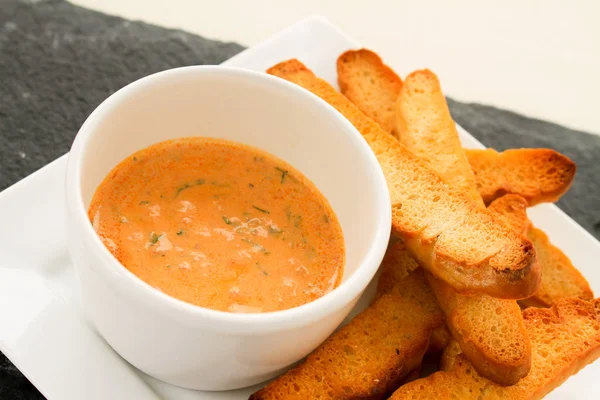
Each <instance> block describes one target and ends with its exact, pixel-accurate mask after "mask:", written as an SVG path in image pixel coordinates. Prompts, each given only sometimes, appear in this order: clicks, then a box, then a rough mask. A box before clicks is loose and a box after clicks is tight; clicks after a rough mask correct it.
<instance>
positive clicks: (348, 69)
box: [337, 49, 402, 133]
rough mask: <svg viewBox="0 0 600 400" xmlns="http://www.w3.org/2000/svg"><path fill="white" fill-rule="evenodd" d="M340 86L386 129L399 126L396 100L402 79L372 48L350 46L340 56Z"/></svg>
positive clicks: (354, 101)
mask: <svg viewBox="0 0 600 400" xmlns="http://www.w3.org/2000/svg"><path fill="white" fill-rule="evenodd" d="M337 73H338V83H339V85H340V90H341V92H342V93H343V94H344V96H346V97H347V98H348V99H349V100H350V101H351V102H353V103H354V104H356V105H357V106H359V108H360V109H361V110H362V112H364V113H365V114H366V115H367V116H369V117H371V118H373V119H374V120H375V121H377V123H378V124H379V125H380V126H381V127H382V128H383V129H385V130H386V131H388V132H390V133H393V131H394V129H395V127H396V110H395V107H394V104H395V103H396V98H397V97H398V92H399V91H400V88H401V87H402V79H400V77H399V76H398V75H396V73H395V72H394V71H393V70H392V69H391V68H390V67H388V66H387V65H385V64H384V63H383V61H381V58H380V57H379V56H378V55H377V54H376V53H374V52H372V51H371V50H368V49H360V50H348V51H347V52H345V53H343V54H342V55H341V56H339V57H338V61H337Z"/></svg>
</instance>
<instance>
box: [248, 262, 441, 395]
mask: <svg viewBox="0 0 600 400" xmlns="http://www.w3.org/2000/svg"><path fill="white" fill-rule="evenodd" d="M442 324H443V316H442V313H441V311H440V309H439V308H438V306H437V303H436V301H435V298H434V297H433V295H432V294H431V290H430V288H429V286H428V285H427V283H426V281H425V277H424V276H423V271H422V270H421V269H419V270H417V271H414V272H412V273H411V274H409V275H408V276H407V277H405V278H404V279H402V280H401V281H400V282H399V283H398V284H397V285H396V286H395V287H394V288H393V289H391V290H390V291H389V292H388V293H386V294H385V295H383V296H382V297H380V298H379V299H378V300H376V301H375V303H373V304H372V305H371V306H369V307H368V308H367V309H366V310H365V311H363V312H362V313H361V314H359V315H358V316H357V317H356V318H354V319H353V320H352V321H351V322H350V323H349V324H348V325H346V326H345V327H343V328H342V329H340V330H339V331H337V332H336V333H334V334H333V335H331V336H330V337H329V339H327V340H326V341H325V342H324V343H323V344H322V345H321V346H320V347H319V348H318V349H317V350H315V351H314V352H313V353H312V354H311V355H309V356H308V358H307V359H306V361H305V362H303V363H302V364H300V365H299V366H298V367H296V368H294V369H292V370H291V371H289V372H287V373H286V374H284V375H282V376H280V377H279V378H277V379H276V380H275V381H273V382H271V383H269V384H268V385H267V386H266V387H265V388H263V389H261V390H259V391H258V392H256V393H254V394H253V395H252V396H251V397H250V399H251V400H267V399H277V400H284V399H302V400H305V399H338V400H343V399H381V398H383V397H384V396H385V395H386V394H387V395H389V394H390V392H391V391H393V390H394V389H396V388H397V387H398V386H399V385H400V383H401V381H402V379H404V377H406V376H407V375H408V374H409V373H410V372H411V371H413V370H415V369H417V368H418V367H419V365H420V364H421V359H422V358H423V354H424V353H425V350H426V349H427V345H428V341H429V334H430V332H431V331H432V330H433V329H435V328H437V327H439V326H441V325H442Z"/></svg>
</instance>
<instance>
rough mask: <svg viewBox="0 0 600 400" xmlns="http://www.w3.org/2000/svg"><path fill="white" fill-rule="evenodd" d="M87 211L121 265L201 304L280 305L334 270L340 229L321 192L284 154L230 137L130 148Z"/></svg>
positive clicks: (314, 288) (325, 282) (340, 250)
mask: <svg viewBox="0 0 600 400" xmlns="http://www.w3.org/2000/svg"><path fill="white" fill-rule="evenodd" d="M88 215H89V218H90V220H91V221H92V224H93V227H94V229H95V231H96V232H97V233H98V235H99V236H100V238H101V239H102V241H103V242H104V244H105V245H106V247H107V248H108V249H109V250H110V251H111V252H112V254H113V255H114V256H115V257H116V258H117V259H118V260H119V261H120V262H121V263H122V264H123V265H124V266H125V267H126V268H127V269H129V270H130V271H131V272H133V273H134V274H135V275H137V276H138V277H140V278H141V279H142V280H144V281H145V282H147V283H148V284H150V285H152V286H154V287H155V288H157V289H159V290H161V291H163V292H164V293H167V294H169V295H171V296H173V297H176V298H178V299H181V300H184V301H186V302H189V303H192V304H196V305H198V306H202V307H208V308H212V309H216V310H223V311H231V312H267V311H275V310H283V309H287V308H291V307H295V306H299V305H301V304H304V303H308V302H310V301H312V300H315V299H317V298H318V297H321V296H323V295H324V294H326V293H327V292H330V291H331V290H333V289H334V288H335V287H336V286H337V285H338V284H339V282H340V280H341V277H342V274H343V266H344V263H345V251H344V240H343V235H342V230H341V228H340V225H339V223H338V220H337V218H336V216H335V214H334V213H333V211H332V209H331V207H330V205H329V203H328V202H327V200H326V199H325V198H324V197H323V195H322V194H321V193H320V192H319V191H318V190H317V189H316V187H315V186H314V185H313V184H312V182H310V181H309V180H308V179H307V178H306V177H304V176H303V175H302V174H301V173H300V172H298V171H297V170H296V169H294V168H293V167H291V166H290V165H289V164H287V163H285V162H283V161H282V160H280V159H278V158H276V157H274V156H273V155H270V154H268V153H265V152H263V151H260V150H258V149H255V148H252V147H249V146H245V145H241V144H237V143H233V142H228V141H224V140H216V139H207V138H186V139H177V140H170V141H166V142H162V143H158V144H156V145H153V146H150V147H148V148H146V149H144V150H141V151H139V152H137V153H135V154H133V155H132V156H130V157H128V158H127V159H125V160H124V161H122V162H121V163H120V164H119V165H118V166H117V167H115V168H114V169H113V170H112V171H111V172H110V173H109V174H108V176H107V177H106V178H105V179H104V181H103V182H102V184H100V186H99V187H98V189H97V190H96V193H95V194H94V198H93V200H92V203H91V205H90V208H89V211H88Z"/></svg>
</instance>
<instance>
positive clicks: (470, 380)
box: [391, 299, 600, 400]
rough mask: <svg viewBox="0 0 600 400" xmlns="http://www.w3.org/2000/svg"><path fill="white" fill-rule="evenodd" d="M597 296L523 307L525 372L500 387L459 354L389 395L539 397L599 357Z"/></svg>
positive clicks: (599, 304)
mask: <svg viewBox="0 0 600 400" xmlns="http://www.w3.org/2000/svg"><path fill="white" fill-rule="evenodd" d="M599 312H600V299H596V300H592V301H585V300H581V299H561V300H559V301H558V302H557V303H556V304H555V305H554V306H552V308H549V309H548V308H545V309H544V308H529V309H527V310H525V311H523V319H524V322H525V327H526V329H527V331H528V332H529V334H530V338H531V344H532V350H533V359H532V367H531V371H530V372H529V374H528V375H527V376H526V377H525V378H523V379H521V381H519V383H517V384H516V385H513V386H507V387H503V386H500V385H497V384H495V383H493V382H491V381H489V380H487V379H485V378H483V377H481V376H480V375H479V374H477V372H475V371H474V370H473V368H472V365H471V364H470V363H469V361H468V360H467V359H466V358H465V356H464V355H463V354H461V355H458V356H456V357H449V359H450V360H451V361H452V362H451V364H450V365H451V369H450V370H448V371H441V372H436V373H435V374H433V375H431V376H429V377H427V378H423V379H418V380H416V381H413V382H411V383H408V384H406V385H404V386H402V387H401V388H400V389H398V390H397V391H396V392H395V393H394V394H393V396H392V397H391V399H432V398H435V399H440V400H444V399H480V398H485V399H504V400H527V399H541V398H542V397H544V396H545V395H546V394H548V393H550V392H551V391H552V390H553V389H555V388H556V387H558V386H559V385H560V384H562V383H563V382H564V381H565V380H566V379H567V378H568V377H569V376H571V375H573V374H575V373H577V371H579V370H580V369H581V368H583V367H584V366H586V365H587V364H589V363H590V362H592V361H593V360H595V359H596V358H598V356H600V315H599Z"/></svg>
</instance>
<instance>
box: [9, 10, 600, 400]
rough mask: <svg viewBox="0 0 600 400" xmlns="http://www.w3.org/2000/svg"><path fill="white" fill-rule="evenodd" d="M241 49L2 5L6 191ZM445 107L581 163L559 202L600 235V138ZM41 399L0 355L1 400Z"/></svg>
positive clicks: (502, 138) (488, 141)
mask: <svg viewBox="0 0 600 400" xmlns="http://www.w3.org/2000/svg"><path fill="white" fill-rule="evenodd" d="M242 49H243V48H242V47H241V46H239V45H237V44H234V43H222V42H216V41H211V40H207V39H204V38H201V37H198V36H195V35H191V34H188V33H185V32H182V31H178V30H169V29H164V28H160V27H156V26H152V25H148V24H145V23H141V22H131V21H126V20H124V19H121V18H117V17H112V16H108V15H104V14H100V13H97V12H93V11H90V10H87V9H84V8H80V7H76V6H73V5H71V4H69V3H66V2H64V1H62V0H46V1H44V0H41V1H40V0H0V190H2V189H4V188H6V187H8V186H10V185H12V184H13V183H15V182H16V181H18V180H20V179H22V178H24V177H25V176H27V175H29V174H30V173H32V172H33V171H35V170H37V169H38V168H40V167H42V166H44V165H45V164H47V163H48V162H50V161H52V160H54V159H55V158H57V157H59V156H60V155H62V154H64V153H65V152H67V151H68V149H69V147H70V145H71V142H72V141H73V138H74V136H75V134H76V133H77V130H78V129H79V127H80V126H81V124H82V123H83V121H84V120H85V118H86V117H87V116H88V115H89V113H90V112H91V111H92V110H93V109H94V108H95V107H96V106H97V105H98V104H99V103H100V102H101V101H102V100H104V99H105V98H106V97H107V96H108V95H110V94H111V93H113V92H114V91H115V90H117V89H119V88H120V87H122V86H124V85H125V84H127V83H129V82H131V81H133V80H135V79H138V78H140V77H142V76H145V75H148V74H151V73H153V72H157V71H161V70H164V69H168V68H173V67H180V66H185V65H195V64H196V65H197V64H218V63H220V62H222V61H224V60H226V59H227V58H229V57H231V56H232V55H234V54H236V53H237V52H239V51H241V50H242ZM449 104H450V109H451V111H452V115H453V116H454V118H455V120H456V121H457V122H458V123H459V124H460V125H462V126H463V127H464V128H465V129H466V130H467V131H469V132H470V133H471V134H473V135H474V136H475V137H476V138H477V139H479V140H480V141H481V142H483V143H484V144H485V145H487V146H490V147H494V148H496V149H499V150H504V149H507V148H515V147H552V148H555V149H557V150H559V151H561V152H563V153H565V154H567V155H568V156H569V157H571V158H572V159H573V160H574V161H575V162H577V164H578V167H579V169H578V174H577V178H576V179H575V184H574V185H573V188H572V189H571V191H570V193H569V194H567V195H566V196H565V197H564V198H563V199H561V200H560V202H559V203H558V204H559V206H560V207H561V208H562V209H563V210H564V211H566V212H567V213H568V214H569V215H571V217H573V218H574V219H575V220H576V221H577V222H579V223H580V224H581V225H582V226H583V227H584V228H586V229H587V230H588V231H590V232H591V233H592V234H594V235H596V237H597V238H600V180H599V179H598V178H597V176H598V174H599V173H600V163H598V162H597V159H598V157H599V156H600V137H598V136H594V135H590V134H587V133H584V132H579V131H574V130H570V129H566V128H564V127H561V126H558V125H555V124H551V123H547V122H544V121H538V120H533V119H530V118H526V117H523V116H521V115H518V114H515V113H511V112H507V111H503V110H498V109H495V108H492V107H487V106H483V105H478V104H464V103H459V102H456V101H453V100H450V99H449ZM0 223H1V222H0ZM0 329H2V327H0ZM60 362H61V361H60V360H56V367H57V368H60ZM42 398H43V396H42V395H41V394H40V393H39V392H38V391H37V390H36V389H35V388H34V387H33V386H32V385H31V384H30V383H29V382H28V381H27V380H26V379H25V378H24V377H23V376H22V375H21V373H20V372H19V371H18V370H17V369H16V368H15V367H14V366H13V365H12V364H11V363H10V362H9V361H8V360H7V359H6V358H5V357H4V356H3V355H1V354H0V399H16V400H20V399H23V400H25V399H42Z"/></svg>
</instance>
